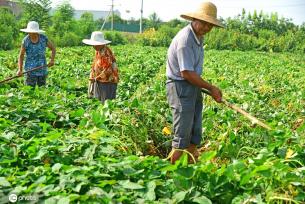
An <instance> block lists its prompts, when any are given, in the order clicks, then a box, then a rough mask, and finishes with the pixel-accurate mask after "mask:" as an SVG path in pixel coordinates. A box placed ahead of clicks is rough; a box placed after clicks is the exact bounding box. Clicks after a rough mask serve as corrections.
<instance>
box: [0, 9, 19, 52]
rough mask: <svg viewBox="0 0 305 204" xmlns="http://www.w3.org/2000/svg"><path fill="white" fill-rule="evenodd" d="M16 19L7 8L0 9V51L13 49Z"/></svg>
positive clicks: (16, 31) (16, 32) (16, 33)
mask: <svg viewBox="0 0 305 204" xmlns="http://www.w3.org/2000/svg"><path fill="white" fill-rule="evenodd" d="M15 25H16V19H15V16H14V15H13V13H12V12H11V11H10V10H9V9H7V8H0V49H4V50H9V49H11V48H13V44H14V39H15V38H16V36H17V35H18V30H17V27H16V26H15Z"/></svg>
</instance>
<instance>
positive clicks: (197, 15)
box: [181, 2, 224, 28]
mask: <svg viewBox="0 0 305 204" xmlns="http://www.w3.org/2000/svg"><path fill="white" fill-rule="evenodd" d="M181 17H182V18H184V19H186V20H191V21H192V20H194V19H198V20H202V21H206V22H209V23H211V24H213V25H215V26H218V27H222V28H224V25H222V23H221V22H220V21H219V20H218V19H217V8H216V6H215V5H214V4H213V3H211V2H204V3H202V4H201V5H200V7H199V9H198V10H197V11H195V12H192V13H186V14H182V15H181Z"/></svg>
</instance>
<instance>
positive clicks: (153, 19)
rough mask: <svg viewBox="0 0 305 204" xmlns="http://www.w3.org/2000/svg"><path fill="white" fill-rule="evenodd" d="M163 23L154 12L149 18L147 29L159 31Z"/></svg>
mask: <svg viewBox="0 0 305 204" xmlns="http://www.w3.org/2000/svg"><path fill="white" fill-rule="evenodd" d="M161 23H162V21H161V19H160V18H159V17H158V15H157V13H156V12H154V13H152V14H150V15H149V16H148V21H147V27H149V28H154V29H158V28H159V27H160V25H161Z"/></svg>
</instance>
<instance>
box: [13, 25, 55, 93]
mask: <svg viewBox="0 0 305 204" xmlns="http://www.w3.org/2000/svg"><path fill="white" fill-rule="evenodd" d="M20 30H21V31H23V32H26V33H28V35H27V36H25V38H24V39H23V41H22V45H21V49H20V54H19V59H18V67H19V69H18V72H17V75H18V76H20V75H22V69H23V59H24V54H26V59H25V64H24V69H25V71H29V70H31V69H33V68H35V67H40V66H45V67H43V68H41V69H38V70H35V71H32V72H29V73H28V74H27V75H26V80H25V84H26V85H29V86H32V87H35V85H36V84H37V85H38V86H43V85H46V78H47V75H48V70H47V66H48V67H51V66H53V65H54V58H55V53H56V50H55V47H54V45H53V44H52V43H51V42H50V41H49V40H48V38H47V37H46V36H45V35H42V34H41V33H43V32H44V31H43V30H40V29H39V24H38V23H37V22H35V21H30V22H29V23H28V25H27V28H26V29H20ZM46 47H48V48H50V49H51V51H52V54H51V60H50V62H49V63H48V64H47V63H46Z"/></svg>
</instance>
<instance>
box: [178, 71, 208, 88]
mask: <svg viewBox="0 0 305 204" xmlns="http://www.w3.org/2000/svg"><path fill="white" fill-rule="evenodd" d="M181 75H182V77H183V78H184V79H186V80H187V81H188V82H190V83H191V84H193V85H195V86H198V87H200V88H204V89H208V90H211V88H212V87H213V85H212V84H210V83H209V82H207V81H205V80H203V79H202V78H201V77H200V76H199V75H198V74H197V73H196V72H193V71H183V72H181Z"/></svg>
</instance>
